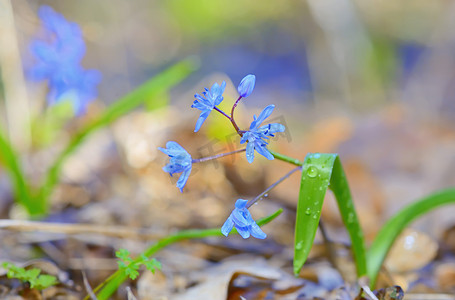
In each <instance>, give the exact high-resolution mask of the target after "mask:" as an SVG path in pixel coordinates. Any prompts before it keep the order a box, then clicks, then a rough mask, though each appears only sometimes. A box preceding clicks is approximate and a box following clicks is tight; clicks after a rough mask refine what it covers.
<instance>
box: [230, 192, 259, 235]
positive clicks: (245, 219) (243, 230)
mask: <svg viewBox="0 0 455 300" xmlns="http://www.w3.org/2000/svg"><path fill="white" fill-rule="evenodd" d="M247 203H248V200H244V199H238V200H237V201H236V203H235V208H234V210H233V211H232V212H231V214H230V215H229V217H228V218H227V220H226V222H224V224H223V227H221V232H222V233H223V234H224V235H225V236H228V235H229V233H230V232H231V230H232V227H234V226H235V228H236V229H237V232H238V233H239V234H240V235H241V236H242V237H243V238H244V239H246V238H248V237H250V235H252V236H253V237H256V238H259V239H264V238H265V237H266V236H267V235H266V234H265V233H264V232H263V231H262V230H261V229H260V228H259V226H258V225H257V224H256V222H255V221H254V220H253V217H252V216H251V214H250V212H249V211H248V208H246V204H247Z"/></svg>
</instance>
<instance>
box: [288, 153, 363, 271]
mask: <svg viewBox="0 0 455 300" xmlns="http://www.w3.org/2000/svg"><path fill="white" fill-rule="evenodd" d="M329 184H330V189H331V190H332V192H333V193H334V195H335V198H336V200H337V203H338V207H339V209H340V213H341V217H342V219H343V222H344V224H345V226H346V229H347V230H348V233H349V236H350V238H351V241H352V251H353V254H354V260H355V262H356V267H357V274H358V276H362V275H365V274H366V272H367V270H366V257H365V246H364V245H365V243H364V238H363V233H362V229H361V228H360V224H359V222H358V218H357V214H356V212H355V209H354V204H353V202H352V197H351V193H350V190H349V185H348V182H347V180H346V176H345V174H344V171H343V167H342V165H341V162H340V159H339V158H338V155H337V154H319V153H316V154H308V155H307V156H306V157H305V161H304V163H303V166H302V179H301V184H300V193H299V202H298V204H297V216H296V224H295V245H294V273H295V274H296V275H297V274H298V273H299V272H300V269H301V268H302V267H303V264H304V263H305V261H306V259H307V258H308V255H309V253H310V250H311V247H312V245H313V242H314V238H315V236H316V231H317V228H318V225H319V219H320V217H321V208H322V203H323V201H324V196H325V193H326V191H327V188H328V187H329Z"/></svg>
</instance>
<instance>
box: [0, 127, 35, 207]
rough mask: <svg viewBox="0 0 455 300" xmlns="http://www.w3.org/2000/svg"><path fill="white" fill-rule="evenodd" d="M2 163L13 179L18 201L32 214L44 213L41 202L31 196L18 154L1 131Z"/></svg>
mask: <svg viewBox="0 0 455 300" xmlns="http://www.w3.org/2000/svg"><path fill="white" fill-rule="evenodd" d="M0 163H1V164H2V165H3V166H4V168H5V169H6V171H7V172H8V175H9V178H10V179H11V184H12V185H13V192H14V196H15V199H16V201H18V202H19V203H20V204H22V205H23V206H24V207H25V208H26V209H27V211H28V212H29V214H31V215H33V214H39V213H42V212H43V210H44V208H43V207H40V205H39V202H37V201H33V199H32V197H31V192H30V189H29V187H28V185H27V182H26V180H25V177H24V172H23V171H22V168H21V166H20V161H19V158H18V155H17V154H16V151H15V150H14V149H13V147H12V146H11V144H10V143H9V141H8V140H7V138H6V137H5V136H4V135H3V133H2V132H0Z"/></svg>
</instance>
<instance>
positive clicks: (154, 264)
mask: <svg viewBox="0 0 455 300" xmlns="http://www.w3.org/2000/svg"><path fill="white" fill-rule="evenodd" d="M144 265H145V267H146V268H147V270H149V271H150V272H152V273H153V274H155V271H156V269H158V270H161V263H160V262H159V261H157V260H156V259H155V258H153V259H151V260H147V261H144Z"/></svg>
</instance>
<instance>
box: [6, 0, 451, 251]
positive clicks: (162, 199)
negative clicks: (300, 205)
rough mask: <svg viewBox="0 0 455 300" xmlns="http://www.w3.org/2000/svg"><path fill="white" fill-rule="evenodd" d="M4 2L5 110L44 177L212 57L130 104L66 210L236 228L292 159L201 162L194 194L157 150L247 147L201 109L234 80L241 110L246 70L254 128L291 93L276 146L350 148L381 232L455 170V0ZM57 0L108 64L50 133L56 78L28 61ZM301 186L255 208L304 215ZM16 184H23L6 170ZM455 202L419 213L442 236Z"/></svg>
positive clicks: (70, 167)
mask: <svg viewBox="0 0 455 300" xmlns="http://www.w3.org/2000/svg"><path fill="white" fill-rule="evenodd" d="M0 3H2V6H0V19H1V21H0V22H1V26H0V41H1V42H0V43H1V50H0V52H1V61H0V66H1V72H2V80H1V81H0V110H1V111H0V113H1V116H2V117H1V123H2V125H3V126H5V128H8V132H9V134H10V138H11V139H12V141H13V143H14V144H15V145H16V146H17V147H18V149H20V151H21V152H22V153H24V157H25V159H24V164H25V166H26V168H27V171H28V173H29V175H30V176H31V178H34V180H39V178H40V176H41V175H42V173H43V172H44V170H45V169H46V166H47V165H48V164H47V161H48V160H49V159H50V158H52V156H53V155H54V154H55V153H56V152H58V151H59V149H61V147H62V145H63V144H64V143H65V142H66V141H67V139H68V136H69V135H71V132H72V131H74V127H77V126H79V125H80V124H83V123H84V118H88V119H90V116H91V114H93V113H94V114H96V112H97V111H99V110H102V109H103V107H105V106H108V105H109V104H110V103H112V102H114V101H115V100H116V99H118V98H119V97H120V96H122V95H124V94H126V93H127V92H129V91H131V90H133V89H134V88H135V87H137V86H139V85H140V84H141V83H143V82H144V81H146V80H147V79H148V78H150V77H152V76H153V75H155V74H158V73H159V72H160V71H162V70H163V69H165V68H166V67H168V66H170V65H171V64H172V63H175V62H176V61H179V60H181V59H184V58H187V57H192V58H194V59H196V60H198V62H199V65H200V68H199V69H198V70H197V71H196V72H194V73H193V74H191V75H190V76H189V77H188V78H187V79H186V80H185V81H184V82H182V83H181V84H179V85H178V86H177V87H176V88H174V89H172V90H171V91H170V93H169V94H167V95H163V98H165V99H166V101H168V102H167V103H168V105H166V107H163V108H160V109H158V110H147V109H140V110H137V111H135V112H133V113H131V114H129V115H127V116H125V117H123V118H122V119H120V120H119V121H118V122H116V123H115V124H114V125H113V126H112V128H110V129H109V130H102V131H100V132H99V133H97V134H95V136H93V137H91V138H90V139H89V141H88V142H87V143H86V145H85V146H84V147H83V148H82V149H81V150H80V151H78V153H77V154H76V155H74V157H73V158H72V159H71V160H70V161H69V162H68V163H67V166H66V167H65V172H64V176H63V177H62V183H61V185H60V186H59V188H58V190H57V192H56V193H54V195H53V200H52V201H53V202H52V203H53V211H54V213H56V215H57V217H56V218H58V219H61V220H65V221H69V220H74V221H84V222H95V223H102V224H127V225H132V226H152V227H153V228H156V229H157V230H173V229H176V228H190V227H209V226H221V224H222V223H223V222H224V220H225V218H226V216H227V215H228V213H229V211H230V209H231V207H232V206H233V203H234V200H235V199H237V198H241V197H243V198H248V197H249V198H251V197H254V195H257V194H258V193H260V192H261V191H262V190H263V189H264V188H265V187H267V186H268V185H270V184H271V183H273V182H274V181H275V180H276V179H278V178H279V177H281V176H282V175H283V174H285V173H286V172H287V170H289V169H290V168H291V167H290V166H287V165H286V164H284V163H282V162H268V161H266V160H265V159H263V158H262V157H258V159H257V162H256V161H255V164H252V165H249V164H248V163H247V162H246V160H245V159H244V156H243V155H238V156H236V157H235V158H226V159H224V160H222V161H220V163H213V164H212V163H208V164H206V165H201V166H200V167H199V166H198V167H197V169H195V171H194V172H193V174H192V176H191V177H190V180H189V181H188V184H187V186H186V188H185V190H186V191H185V193H183V194H180V193H179V192H178V190H177V189H176V188H175V186H174V185H175V181H171V180H169V178H168V175H167V174H165V173H164V172H162V171H161V167H162V166H163V165H164V164H165V163H166V158H165V157H163V155H162V154H160V153H158V151H157V150H156V148H157V147H158V146H161V147H163V146H164V145H165V143H166V141H168V140H175V141H178V142H179V143H180V144H181V145H182V146H184V147H185V148H186V149H187V150H188V151H189V152H190V153H192V155H193V157H198V156H204V155H208V154H211V153H214V151H215V152H216V153H219V152H223V151H222V150H223V149H224V150H226V149H229V147H232V145H233V141H234V140H233V135H232V132H233V131H232V130H231V128H230V127H229V124H228V122H225V120H223V119H221V118H219V117H218V116H216V115H215V114H214V113H213V114H211V116H210V117H209V118H208V120H207V122H206V123H205V124H204V126H203V128H202V130H201V131H200V132H199V133H198V134H194V133H193V130H194V127H193V126H194V124H195V122H196V120H197V117H198V115H199V111H196V110H194V109H191V108H190V105H191V104H192V101H193V95H194V94H195V93H201V92H202V91H203V88H204V87H210V86H211V85H212V84H213V82H215V81H216V82H218V83H220V82H221V81H222V80H225V81H226V82H227V88H226V93H225V100H224V102H223V104H222V107H223V108H225V109H229V108H230V105H232V103H233V101H234V100H235V98H236V95H237V94H236V93H237V92H236V87H237V85H238V83H239V82H240V80H241V79H242V78H243V77H244V76H245V75H246V74H250V73H251V74H255V75H256V87H255V90H254V92H253V94H252V95H251V96H250V97H248V98H247V99H245V101H243V102H242V103H241V104H240V106H239V107H238V109H237V112H236V113H237V114H238V115H237V116H238V118H239V123H241V124H243V127H247V126H248V125H249V123H250V122H251V121H252V115H253V114H258V113H259V112H260V111H261V110H262V108H264V107H265V106H267V105H268V104H275V105H276V110H275V111H274V114H273V115H272V117H271V118H273V117H275V118H277V119H275V121H276V120H278V122H282V123H283V122H284V123H285V125H286V127H287V132H286V134H285V135H281V136H279V137H278V139H277V140H276V141H273V142H272V143H271V148H272V149H275V150H278V151H280V152H282V153H284V154H288V155H290V156H294V157H297V158H300V159H303V158H304V156H305V155H306V153H307V152H338V153H339V154H340V156H341V159H342V162H343V164H344V166H345V168H346V172H347V175H348V179H349V182H350V184H351V187H352V189H353V194H354V200H355V202H356V204H357V205H358V207H359V210H360V218H361V222H362V224H363V226H364V227H365V230H366V234H367V237H369V238H371V237H372V236H374V234H375V232H376V231H377V229H378V228H379V227H378V226H379V225H380V224H382V223H383V222H384V220H385V218H386V217H387V216H390V215H391V214H392V213H394V212H396V211H397V210H398V209H399V208H401V207H403V206H404V205H405V204H406V203H410V202H412V201H414V200H415V199H417V198H420V197H423V196H424V195H426V194H428V193H430V192H432V191H435V190H437V189H440V188H444V187H449V186H453V184H454V182H455V172H454V171H453V170H454V169H455V158H454V153H455V139H454V138H455V131H454V129H455V123H454V120H455V31H454V30H453V28H455V27H454V26H455V3H454V2H451V1H426V0H407V1H393V0H382V1H371V0H369V1H358V0H306V1H305V0H300V1H297V0H290V1H282V0H281V1H258V0H256V1H255V0H231V1H221V0H192V1H183V0H168V1H158V0H155V1H145V0H137V1H125V0H106V1H89V0H79V1H71V0H59V1H25V0H14V1H11V2H8V1H1V2H0ZM8 3H9V4H8ZM44 4H47V5H50V6H52V7H53V8H54V9H55V10H56V11H57V12H60V13H62V14H63V15H64V16H65V17H66V18H67V19H68V20H70V21H72V22H76V23H78V24H79V25H80V26H81V28H82V30H83V34H84V38H85V41H86V44H87V51H86V55H85V57H84V60H83V65H84V67H86V68H90V69H93V68H94V69H98V70H100V71H101V73H102V75H103V79H102V82H101V84H100V85H99V99H97V100H96V101H95V102H94V103H93V104H92V106H91V108H90V110H89V112H88V114H87V116H85V117H83V118H82V119H80V120H78V121H72V122H71V124H70V125H68V124H67V125H65V127H64V129H65V130H64V133H58V134H56V136H55V137H54V138H53V139H52V142H51V143H49V144H48V145H46V146H43V145H41V146H37V143H36V142H34V141H33V139H34V137H33V136H34V135H36V133H34V131H33V130H31V129H30V128H29V127H28V126H29V125H27V124H30V123H27V122H28V121H27V120H29V119H33V116H34V115H36V114H37V113H43V111H44V110H45V104H44V98H45V94H46V91H47V90H46V84H45V83H32V82H29V81H28V80H27V78H26V76H25V75H24V73H22V72H21V70H23V69H26V68H27V66H29V65H30V64H33V59H32V57H31V55H30V52H29V49H28V43H29V41H30V39H31V38H33V37H34V36H36V34H37V32H38V30H39V26H40V21H39V19H38V18H37V10H38V8H39V7H40V6H41V5H44ZM36 125H37V126H38V128H39V124H36ZM27 128H28V129H27ZM32 129H33V128H32ZM35 129H36V126H35ZM35 131H36V130H35ZM38 131H39V130H38ZM38 144H39V143H38ZM235 147H238V146H235ZM207 151H208V152H207ZM298 183H299V178H298V176H294V177H293V178H291V179H290V180H289V181H287V182H286V183H284V184H283V185H281V186H279V187H278V188H277V189H276V190H274V191H273V192H272V193H271V194H270V195H269V197H268V199H265V200H264V201H263V203H264V204H263V205H258V206H255V207H254V212H253V215H254V214H255V213H257V215H260V216H262V215H265V213H267V212H271V211H273V210H274V209H275V208H276V207H281V206H283V205H284V206H285V207H287V208H288V209H289V210H290V213H289V215H290V216H292V215H293V212H292V211H293V209H295V206H296V197H297V194H298ZM1 186H2V187H1V188H0V192H1V193H2V194H4V195H8V190H9V188H8V182H7V180H6V178H4V176H3V179H2V181H1ZM327 197H329V198H330V197H331V196H330V195H328V196H327ZM249 198H248V199H249ZM2 199H4V200H2V204H1V205H2V207H3V208H2V214H3V216H9V217H15V216H16V217H17V216H18V215H20V211H16V210H14V209H13V208H12V207H13V205H12V204H11V199H10V200H8V197H7V196H5V197H2ZM327 203H328V204H327V205H326V207H325V208H324V209H325V210H324V215H325V218H327V219H328V220H329V221H328V222H329V223H332V224H335V225H336V224H339V222H340V220H339V219H338V217H337V215H338V213H337V211H336V207H335V206H334V205H333V203H334V202H333V201H327ZM132 207H134V208H135V209H134V210H133V209H132ZM75 211H77V213H76V212H75ZM163 211H166V214H163V213H162V212H163ZM453 213H454V211H453V209H452V210H451V209H450V208H444V210H443V211H442V210H438V211H437V212H435V213H434V214H430V215H429V216H426V217H425V218H423V220H421V221H419V222H418V223H417V224H416V226H417V227H420V228H422V229H425V231H428V232H431V233H432V234H436V235H437V236H438V235H439V234H441V232H442V231H443V230H445V228H447V227H448V226H451V225H454V221H453ZM169 215H172V216H173V217H172V218H170V217H169ZM62 216H64V217H62ZM436 220H437V221H436ZM277 222H278V221H277ZM281 222H282V223H283V227H280V226H276V228H274V231H278V233H276V234H275V235H274V234H273V233H272V234H271V236H272V237H274V238H275V239H276V240H278V241H280V240H282V242H283V243H285V244H287V245H291V244H292V238H293V237H292V226H293V225H292V217H291V219H289V220H284V219H282V220H281ZM287 226H290V227H287ZM266 228H267V227H266ZM280 228H282V232H281V234H280ZM289 228H291V229H290V230H291V231H290V232H289ZM283 232H287V233H283Z"/></svg>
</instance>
